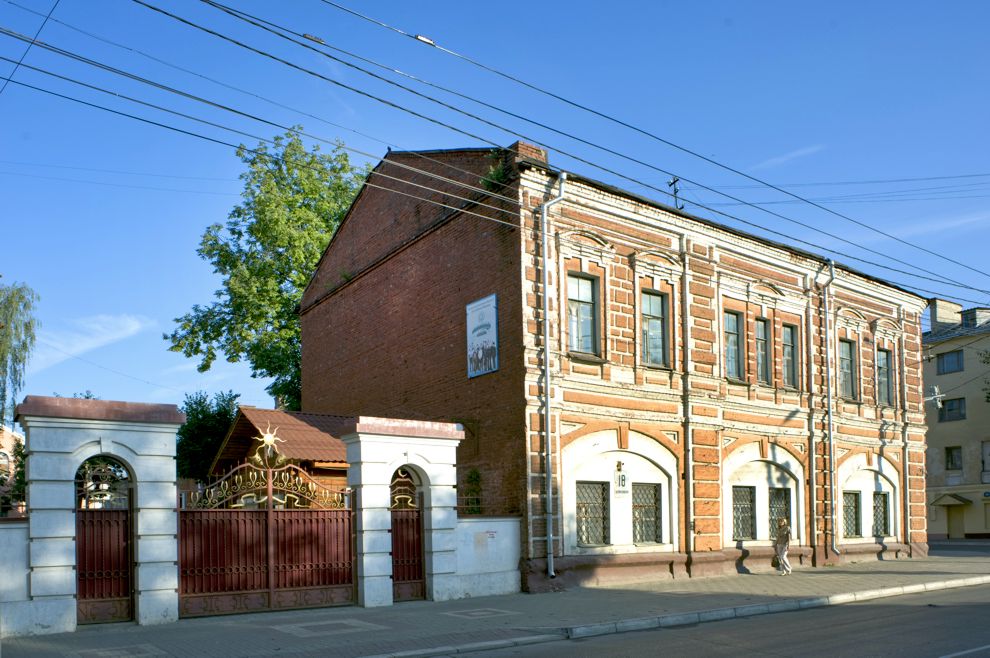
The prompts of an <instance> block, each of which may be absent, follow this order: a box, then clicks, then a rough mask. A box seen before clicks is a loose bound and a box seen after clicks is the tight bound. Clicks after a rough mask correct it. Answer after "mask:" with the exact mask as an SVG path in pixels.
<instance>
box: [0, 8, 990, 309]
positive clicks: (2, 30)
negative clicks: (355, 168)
mask: <svg viewBox="0 0 990 658" xmlns="http://www.w3.org/2000/svg"><path fill="white" fill-rule="evenodd" d="M135 2H138V3H139V4H142V5H146V3H143V2H140V0H135ZM146 6H147V5H146ZM157 11H162V12H163V13H167V12H164V11H163V10H157ZM178 20H182V22H188V21H185V20H183V19H178ZM197 27H198V26H197ZM200 29H204V30H205V31H208V32H211V33H212V31H210V30H208V29H206V28H200ZM0 33H4V34H7V35H8V36H13V37H14V38H18V39H21V40H26V39H27V38H28V37H25V36H23V35H19V34H18V33H16V32H13V31H11V30H7V29H5V28H0ZM222 38H225V39H226V40H230V39H229V38H226V37H222ZM234 41H235V42H236V40H234ZM236 43H238V44H239V42H236ZM37 45H38V46H39V47H42V48H45V49H48V50H50V51H52V52H56V53H58V54H61V55H64V56H67V57H70V58H72V59H75V60H77V61H81V62H84V63H87V64H90V65H93V66H96V67H98V68H101V69H103V70H107V71H110V72H114V73H117V74H119V75H122V76H124V77H127V78H129V79H132V80H136V81H139V82H146V83H147V84H150V85H151V86H153V87H155V88H158V89H162V90H165V91H170V92H172V93H177V94H179V95H181V96H183V97H186V98H189V99H192V100H198V101H200V102H204V103H206V104H208V105H210V106H212V107H215V108H218V109H222V110H226V111H229V112H233V113H235V114H238V115H241V116H244V117H246V118H250V119H253V120H257V121H261V122H264V123H267V124H269V125H272V126H276V127H279V128H280V129H288V128H287V127H285V126H283V125H281V124H278V123H275V122H271V121H268V120H266V119H262V118H260V117H256V116H254V115H251V114H248V113H245V112H241V111H239V110H235V109H233V108H231V107H228V106H226V105H224V104H221V103H217V102H214V101H209V100H206V99H202V98H201V97H198V96H195V95H193V94H189V93H187V92H182V91H180V90H177V89H174V88H172V87H169V86H167V85H163V84H160V83H157V82H154V81H150V80H147V79H146V78H143V77H142V76H137V75H135V74H132V73H129V72H126V71H122V70H120V69H117V68H115V67H111V66H108V65H105V64H102V63H99V62H96V61H94V60H91V59H89V58H86V57H83V56H81V55H77V54H75V53H71V52H69V51H66V50H64V49H61V48H58V47H55V46H52V45H50V44H46V43H44V42H41V41H38V42H37ZM239 45H240V44H239ZM245 47H246V48H248V49H249V50H252V51H255V52H261V51H257V49H254V48H252V47H250V46H245ZM268 56H270V57H274V56H271V55H268ZM275 59H277V60H279V61H284V60H281V59H280V58H275ZM286 63H288V64H289V65H290V66H292V67H294V68H298V69H300V70H302V71H306V72H309V73H312V74H313V75H316V76H317V77H320V78H323V79H327V78H326V77H325V76H323V75H321V74H318V73H315V72H311V71H309V70H308V69H305V68H303V67H299V66H297V65H295V64H292V63H289V62H286ZM333 82H334V83H335V84H340V83H336V81H333ZM80 84H83V85H85V84H86V83H80ZM344 86H346V87H348V88H350V86H349V85H344ZM101 91H103V92H104V93H112V94H115V95H118V96H119V94H116V93H115V92H109V91H107V90H101ZM360 93H363V94H364V95H368V96H370V97H372V98H376V99H377V97H375V96H373V95H370V94H367V93H365V92H360ZM134 102H138V103H141V104H144V105H150V106H152V107H154V108H156V109H160V110H163V111H167V112H172V113H173V114H179V115H180V116H184V117H186V118H192V117H190V116H189V115H186V114H183V113H178V112H175V111H172V110H169V109H168V108H163V107H162V106H158V105H153V104H148V103H146V102H144V101H140V100H137V99H134ZM385 102H386V103H387V104H389V105H392V106H394V107H398V106H396V105H395V104H394V103H391V102H389V101H385ZM403 109H404V108H403ZM407 111H408V110H407ZM414 114H417V115H418V113H414ZM193 119H194V120H197V121H199V122H201V123H206V124H208V125H212V126H215V127H220V128H224V127H223V126H221V125H220V124H216V123H215V122H209V121H205V120H200V119H195V118H193ZM434 121H436V122H437V123H440V124H441V125H443V126H446V127H448V128H450V129H451V130H454V131H457V132H461V133H464V134H467V135H469V136H471V133H465V131H462V130H460V129H459V128H456V127H454V126H450V125H449V124H445V123H443V122H440V121H437V120H434ZM224 129H227V128H224ZM229 130H231V131H233V132H236V133H238V134H242V135H245V136H248V137H251V138H252V139H259V141H263V140H261V139H260V138H258V137H257V136H256V135H252V134H250V133H245V132H244V131H239V130H236V129H229ZM300 134H303V135H305V136H307V137H311V138H313V139H317V140H322V141H327V140H323V138H319V137H315V136H311V135H309V134H307V133H300ZM490 143H491V142H490ZM345 148H347V149H348V150H352V151H353V150H355V149H351V148H350V147H345ZM361 153H362V154H363V155H366V156H368V157H374V156H371V154H364V153H363V152H361ZM394 164H397V165H398V166H401V167H407V165H403V164H401V163H394ZM410 169H415V168H411V167H410ZM430 175H433V174H430ZM627 178H628V177H627ZM630 180H635V179H630ZM457 184H459V185H464V184H463V183H457ZM509 201H511V202H513V203H516V200H514V199H509ZM713 212H715V213H717V214H719V215H722V216H725V217H728V218H730V219H734V220H736V221H739V222H740V223H743V224H746V225H749V226H753V227H754V228H757V229H759V230H762V231H765V232H768V233H771V234H774V235H779V236H781V237H782V238H784V239H787V240H791V241H795V242H798V243H801V244H804V245H807V246H808V247H810V248H811V249H812V250H815V249H818V248H821V247H820V245H818V244H815V243H812V242H809V241H807V240H802V239H800V238H797V237H795V236H791V235H788V234H785V233H782V232H780V231H776V230H774V229H770V228H767V227H764V226H761V225H758V224H755V223H753V222H750V221H748V220H745V219H743V218H741V217H737V216H734V215H730V214H728V213H724V212H721V211H713ZM827 251H830V252H832V253H834V254H837V255H840V256H842V257H844V258H847V259H850V260H855V261H859V262H863V263H866V264H869V265H873V266H875V267H879V268H882V269H887V270H890V271H893V272H899V273H902V274H906V275H908V276H912V277H915V278H920V279H925V280H930V281H933V282H936V283H942V284H944V283H945V281H944V280H943V279H944V277H941V278H937V279H934V278H931V277H927V276H924V275H921V274H918V273H917V272H916V271H905V270H900V269H898V268H893V267H890V266H887V265H883V264H880V263H876V262H874V261H869V260H866V259H863V258H859V257H856V256H853V255H851V254H846V253H844V252H841V251H838V250H836V249H827ZM950 283H951V282H950ZM951 284H952V285H957V286H959V287H963V288H968V289H973V290H977V291H978V292H986V291H982V290H979V289H975V288H973V287H972V286H967V285H965V284H955V283H951ZM896 285H902V286H903V287H907V288H914V289H917V290H922V291H926V292H933V291H927V290H925V289H924V288H920V287H918V286H917V285H906V284H899V283H898V284H896ZM934 294H944V293H934ZM949 296H953V295H949ZM956 298H957V299H961V298H958V297H956ZM977 303H979V302H977Z"/></svg>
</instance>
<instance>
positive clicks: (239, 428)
mask: <svg viewBox="0 0 990 658" xmlns="http://www.w3.org/2000/svg"><path fill="white" fill-rule="evenodd" d="M355 421H356V419H355V418H354V417H353V416H331V415H327V414H308V413H302V412H297V411H280V410H278V409H258V408H255V407H240V408H238V412H237V418H235V419H234V424H233V425H232V426H231V428H230V431H229V432H227V436H226V437H225V438H224V441H223V443H222V444H221V445H220V449H219V450H218V451H217V456H216V457H214V458H213V463H212V464H211V465H210V472H211V473H213V472H214V471H215V470H216V468H217V466H218V465H220V464H231V463H241V462H243V461H244V460H245V459H246V458H247V457H248V455H250V454H252V453H253V452H254V451H255V450H256V449H257V447H258V446H259V445H261V444H260V442H259V441H257V439H258V437H260V436H261V435H262V434H264V433H266V432H274V433H275V435H276V436H277V437H278V438H279V439H281V441H279V442H278V444H277V448H278V452H279V454H281V455H282V456H284V457H286V458H287V459H292V460H296V461H311V462H321V463H323V464H325V465H326V466H336V467H340V468H347V449H346V447H345V446H344V443H343V441H341V440H340V438H339V437H340V434H341V433H342V432H345V431H347V430H348V429H350V428H353V427H354V424H355Z"/></svg>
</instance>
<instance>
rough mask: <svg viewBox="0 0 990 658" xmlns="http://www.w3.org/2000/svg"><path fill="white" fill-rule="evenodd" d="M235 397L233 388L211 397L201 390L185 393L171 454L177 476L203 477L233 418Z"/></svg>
mask: <svg viewBox="0 0 990 658" xmlns="http://www.w3.org/2000/svg"><path fill="white" fill-rule="evenodd" d="M239 397H240V395H239V394H238V393H234V392H233V391H227V392H226V393H217V394H216V395H214V396H213V399H212V400H210V397H209V396H208V395H207V394H206V393H205V392H203V391H199V392H197V393H192V394H188V395H186V399H185V400H184V401H183V403H182V412H183V413H184V414H186V422H185V423H183V425H182V426H181V427H180V428H179V432H178V435H179V441H178V444H177V445H176V456H175V459H176V470H177V471H178V473H179V477H182V478H193V479H195V480H205V479H206V476H207V475H208V472H207V471H209V468H210V464H212V463H213V458H214V457H215V456H216V454H217V450H218V449H219V448H220V444H221V443H222V442H223V439H224V437H225V436H227V431H228V430H230V426H231V425H232V424H233V422H234V419H235V418H236V417H237V398H239Z"/></svg>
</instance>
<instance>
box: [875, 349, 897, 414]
mask: <svg viewBox="0 0 990 658" xmlns="http://www.w3.org/2000/svg"><path fill="white" fill-rule="evenodd" d="M890 366H891V354H890V350H877V404H879V405H880V406H883V407H891V406H893V405H894V372H893V370H892V369H891V367H890Z"/></svg>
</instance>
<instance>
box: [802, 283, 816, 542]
mask: <svg viewBox="0 0 990 658" xmlns="http://www.w3.org/2000/svg"><path fill="white" fill-rule="evenodd" d="M808 291H809V293H808V307H807V311H808V312H807V313H806V315H805V318H804V324H805V334H804V335H805V336H807V339H806V340H805V346H806V347H805V358H806V359H807V363H808V378H807V380H806V382H805V390H807V391H808V408H809V409H810V415H811V419H810V426H811V447H810V450H809V452H810V454H811V459H809V460H808V463H809V464H810V470H811V473H810V475H809V477H808V486H809V488H810V490H811V491H810V495H811V505H810V507H811V519H810V524H811V535H810V537H809V538H808V543H809V544H810V545H811V547H812V549H815V548H816V547H817V546H818V523H817V518H818V486H817V482H816V479H817V478H816V475H815V460H816V459H817V458H818V453H817V452H815V406H814V399H815V392H814V391H815V353H814V346H813V345H812V343H811V331H812V329H813V328H814V322H813V321H812V319H811V316H812V311H813V310H814V305H813V304H814V302H813V298H812V295H813V294H814V288H813V287H812V284H811V282H808Z"/></svg>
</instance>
